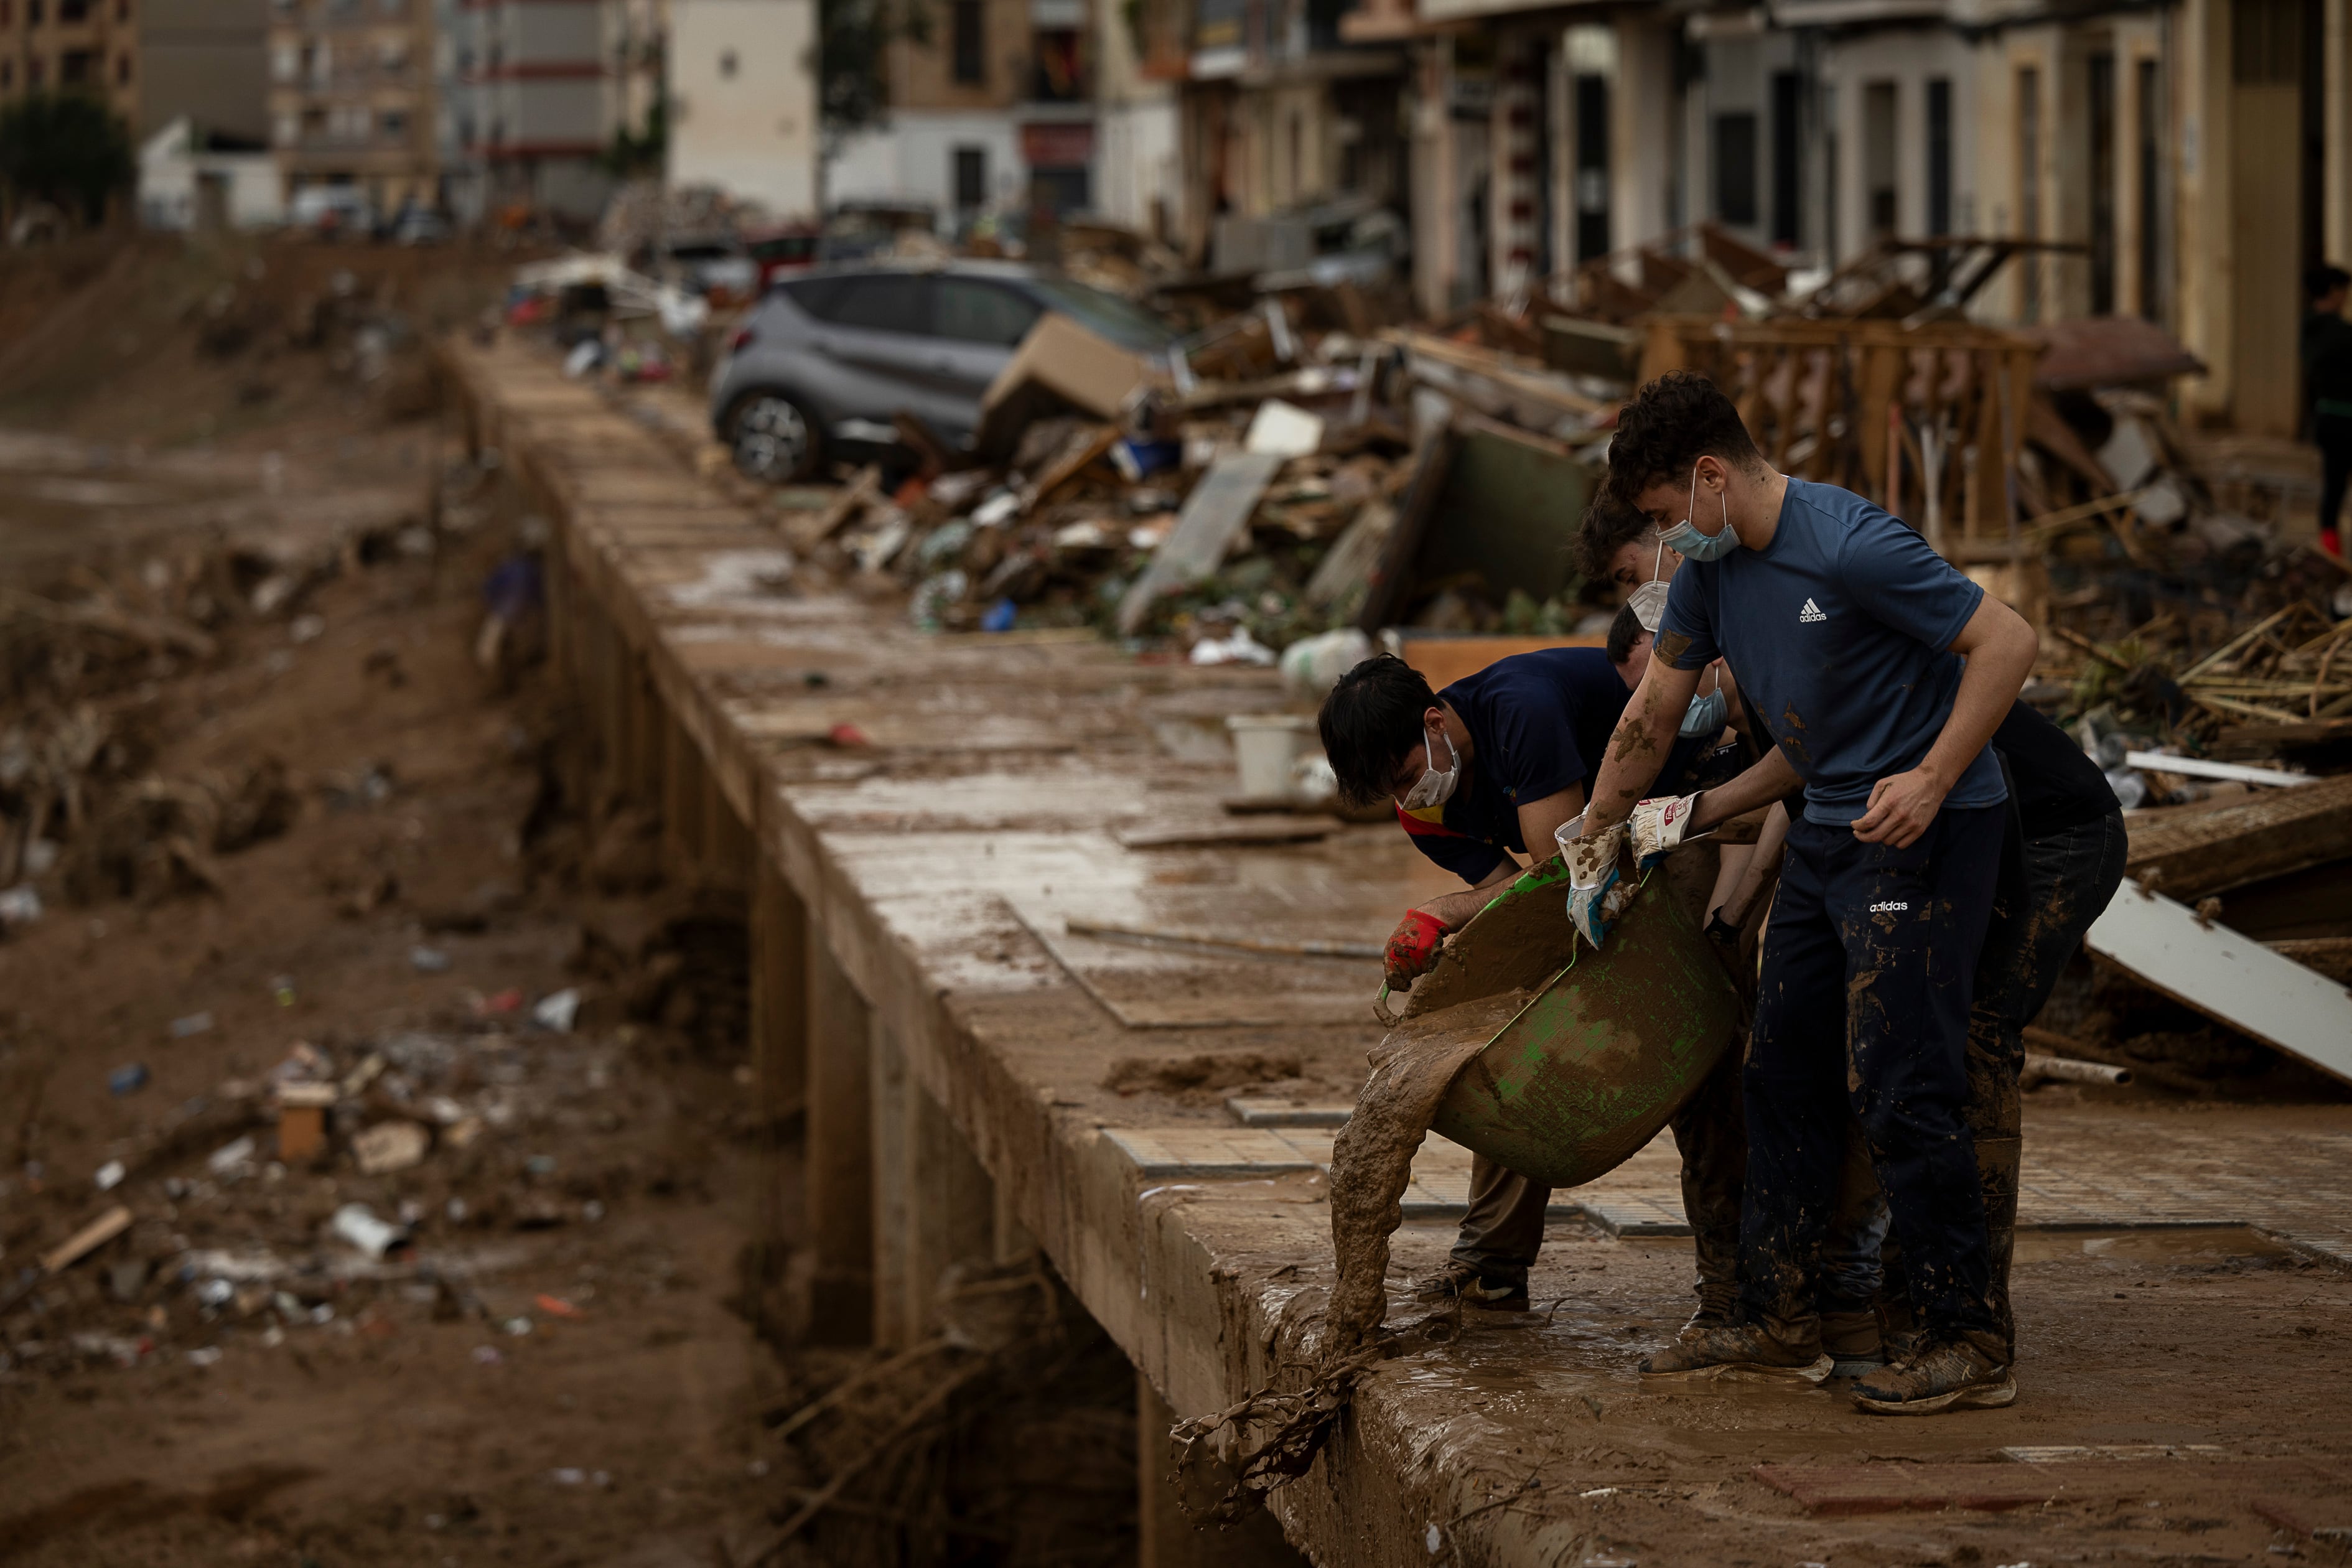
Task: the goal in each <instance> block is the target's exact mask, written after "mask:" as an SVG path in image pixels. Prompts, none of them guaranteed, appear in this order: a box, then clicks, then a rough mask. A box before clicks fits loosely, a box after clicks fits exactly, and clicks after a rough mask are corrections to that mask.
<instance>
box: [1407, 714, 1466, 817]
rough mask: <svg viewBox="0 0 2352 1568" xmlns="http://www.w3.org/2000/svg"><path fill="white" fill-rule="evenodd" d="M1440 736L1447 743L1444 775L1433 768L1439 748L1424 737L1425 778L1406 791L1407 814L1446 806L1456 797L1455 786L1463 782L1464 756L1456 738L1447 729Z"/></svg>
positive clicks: (1422, 772) (1422, 777)
mask: <svg viewBox="0 0 2352 1568" xmlns="http://www.w3.org/2000/svg"><path fill="white" fill-rule="evenodd" d="M1438 733H1439V734H1440V735H1441V736H1444V740H1445V758H1446V762H1445V771H1444V773H1439V772H1438V771H1437V770H1436V769H1435V768H1434V767H1432V766H1430V765H1429V764H1430V763H1434V762H1435V761H1436V760H1437V748H1436V747H1434V746H1433V745H1431V744H1429V742H1428V738H1427V737H1426V736H1424V737H1423V741H1422V748H1423V758H1424V761H1423V764H1422V770H1421V777H1420V779H1419V780H1417V781H1416V782H1415V783H1414V784H1413V786H1412V788H1411V789H1409V790H1407V791H1406V792H1405V796H1404V801H1403V805H1404V808H1405V809H1406V810H1407V811H1421V810H1424V809H1426V808H1427V807H1429V806H1433V805H1444V804H1445V803H1446V802H1447V801H1449V800H1452V799H1453V798H1454V785H1455V784H1460V783H1461V782H1462V755H1461V753H1460V752H1456V751H1455V750H1454V737H1453V736H1451V735H1447V734H1446V733H1445V731H1443V730H1440V731H1438Z"/></svg>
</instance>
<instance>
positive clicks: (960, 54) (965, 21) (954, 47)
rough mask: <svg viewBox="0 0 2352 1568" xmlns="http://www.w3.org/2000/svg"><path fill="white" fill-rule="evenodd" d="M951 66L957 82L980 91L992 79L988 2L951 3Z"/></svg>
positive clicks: (963, 1) (958, 1)
mask: <svg viewBox="0 0 2352 1568" xmlns="http://www.w3.org/2000/svg"><path fill="white" fill-rule="evenodd" d="M950 13H951V16H950V34H951V38H950V44H951V48H950V65H951V68H952V69H953V71H954V74H955V79H956V80H957V81H959V82H961V83H962V84H964V85H965V86H967V87H978V86H980V85H981V84H982V83H983V82H985V81H987V79H988V27H987V20H988V12H987V9H986V0H951V5H950Z"/></svg>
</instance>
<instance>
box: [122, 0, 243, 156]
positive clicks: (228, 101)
mask: <svg viewBox="0 0 2352 1568" xmlns="http://www.w3.org/2000/svg"><path fill="white" fill-rule="evenodd" d="M265 4H266V0H142V6H141V9H140V12H139V82H138V88H139V120H138V123H139V124H141V125H142V126H144V127H146V128H147V129H149V130H151V131H152V130H161V129H162V128H163V127H164V126H166V125H168V124H170V123H171V122H172V121H173V120H174V119H176V118H178V117H179V116H181V115H183V114H184V115H187V116H188V117H189V118H190V119H192V120H194V121H195V123H196V124H197V125H198V126H200V127H202V128H203V129H205V130H206V131H216V132H226V133H227V134H228V135H231V136H236V137H241V138H243V139H245V140H247V141H252V142H261V141H266V140H267V139H268V135H269V108H268V80H267V73H266V71H265V69H264V58H263V51H262V38H263V35H264V32H265V29H266V26H267V20H266V15H265V12H264V5H265Z"/></svg>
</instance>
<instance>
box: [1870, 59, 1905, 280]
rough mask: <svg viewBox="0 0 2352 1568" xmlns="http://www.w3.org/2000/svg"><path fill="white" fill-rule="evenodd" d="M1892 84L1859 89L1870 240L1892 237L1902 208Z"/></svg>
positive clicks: (1884, 83) (1882, 82)
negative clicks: (1897, 186) (1896, 182)
mask: <svg viewBox="0 0 2352 1568" xmlns="http://www.w3.org/2000/svg"><path fill="white" fill-rule="evenodd" d="M1897 134H1898V132H1897V131H1896V129H1895V84H1894V83H1893V82H1891V81H1874V82H1868V83H1865V84H1864V87H1863V89H1862V210H1863V217H1864V223H1865V224H1866V225H1867V226H1868V227H1869V232H1870V237H1871V238H1872V239H1873V240H1874V241H1875V240H1881V239H1890V238H1892V237H1894V234H1895V224H1896V223H1897V222H1899V221H1900V219H1901V216H1902V207H1901V205H1900V198H1899V196H1898V194H1897V191H1896V188H1895V169H1896V167H1897V166H1898V164H1897V163H1896V159H1895V138H1896V136H1897Z"/></svg>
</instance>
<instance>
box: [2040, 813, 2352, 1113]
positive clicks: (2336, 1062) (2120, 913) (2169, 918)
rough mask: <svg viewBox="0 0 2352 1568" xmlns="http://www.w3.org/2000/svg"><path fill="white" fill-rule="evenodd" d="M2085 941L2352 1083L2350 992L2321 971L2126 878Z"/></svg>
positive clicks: (2219, 1017) (2154, 984) (2146, 979)
mask: <svg viewBox="0 0 2352 1568" xmlns="http://www.w3.org/2000/svg"><path fill="white" fill-rule="evenodd" d="M2315 787H2316V786H2306V790H2301V791H2297V792H2296V794H2298V795H2301V794H2304V793H2306V792H2307V790H2308V789H2309V788H2315ZM2084 943H2085V944H2086V945H2087V946H2088V947H2089V948H2090V950H2091V951H2092V952H2095V953H2097V954H2098V955H2099V956H2100V957H2101V958H2104V959H2106V960H2107V961H2108V962H2110V963H2115V964H2117V965H2119V966H2120V967H2122V968H2124V969H2126V970H2129V971H2130V972H2131V973H2132V974H2133V976H2134V977H2135V978H2137V980H2139V981H2140V982H2141V983H2142V984H2146V985H2147V986H2149V987H2151V988H2152V989H2155V990H2158V991H2161V992H2163V993H2164V994H2166V995H2168V996H2169V997H2171V998H2173V999H2174V1000H2175V1001H2178V1002H2183V1003H2186V1004H2187V1005H2189V1006H2191V1007H2194V1008H2196V1009H2197V1010H2198V1011H2199V1012H2200V1013H2202V1014H2204V1015H2205V1016H2207V1017H2209V1018H2212V1019H2214V1020H2216V1021H2218V1022H2220V1023H2223V1024H2227V1025H2228V1026H2230V1027H2231V1028H2233V1029H2237V1030H2240V1031H2242V1032H2243V1033H2245V1034H2249V1035H2252V1037H2254V1038H2256V1039H2258V1040H2260V1041H2262V1042H2263V1044H2264V1045H2266V1046H2270V1047H2273V1048H2275V1049H2277V1050H2282V1051H2285V1052H2287V1053H2288V1054H2289V1055H2292V1056H2295V1057H2299V1058H2302V1059H2303V1060H2305V1061H2306V1062H2309V1063H2310V1064H2311V1065H2312V1066H2313V1067H2315V1068H2318V1069H2319V1070H2320V1071H2322V1072H2324V1073H2326V1074H2328V1075H2330V1076H2331V1077H2334V1078H2337V1079H2342V1080H2344V1081H2345V1082H2347V1083H2352V991H2347V990H2346V989H2345V987H2344V986H2343V985H2341V984H2338V983H2336V981H2333V980H2330V979H2329V978H2328V977H2327V976H2326V975H2324V974H2321V973H2318V972H2317V971H2315V970H2311V969H2306V968H2305V967H2304V966H2303V965H2302V964H2300V963H2295V962H2294V960H2293V959H2290V958H2284V957H2282V956H2280V955H2279V954H2278V953H2275V952H2272V951H2271V950H2270V949H2269V948H2268V947H2266V946H2264V945H2263V943H2262V942H2257V941H2255V940H2254V939H2253V938H2252V937H2250V936H2244V935H2242V934H2240V933H2239V932H2237V931H2231V930H2230V929H2229V928H2228V927H2227V926H2221V925H2216V924H2214V923H2213V922H2212V921H2206V920H2200V919H2199V918H2198V916H2197V913H2196V911H2195V910H2190V909H2189V908H2188V907H2187V906H2185V905H2182V904H2178V903H2175V902H2174V901H2173V900H2170V899H2168V898H2165V897H2164V896H2163V895H2161V894H2158V893H2151V892H2149V891H2147V889H2145V888H2143V887H2138V886H2135V885H2132V884H2128V883H2126V885H2125V886H2124V887H2123V888H2122V889H2120V890H2118V891H2117V892H2116V896H2115V898H2114V900H2111V901H2110V902H2109V903H2108V905H2107V908H2106V912H2105V913H2104V914H2102V915H2101V916H2100V917H2099V918H2098V919H2097V920H2096V921H2094V922H2093V923H2092V926H2091V929H2090V931H2089V932H2088V933H2087V934H2086V935H2085V936H2084Z"/></svg>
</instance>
